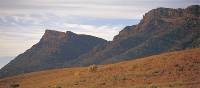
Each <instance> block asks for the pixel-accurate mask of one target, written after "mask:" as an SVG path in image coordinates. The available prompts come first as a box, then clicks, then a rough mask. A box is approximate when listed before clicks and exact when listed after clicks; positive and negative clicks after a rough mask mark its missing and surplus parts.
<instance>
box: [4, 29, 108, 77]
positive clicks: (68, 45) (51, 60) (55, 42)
mask: <svg viewBox="0 0 200 88" xmlns="http://www.w3.org/2000/svg"><path fill="white" fill-rule="evenodd" d="M105 42H107V41H106V40H103V39H100V38H97V37H93V36H89V35H82V34H75V33H73V32H70V31H67V32H66V33H65V32H59V31H54V30H46V31H45V33H44V35H43V36H42V38H41V40H40V41H39V42H38V43H37V44H35V45H33V46H32V47H31V48H30V49H28V50H27V51H26V52H24V53H23V54H20V55H19V56H17V57H16V58H15V59H14V60H12V61H11V62H10V63H9V64H7V65H6V66H5V67H3V68H2V69H1V70H0V76H1V77H4V76H12V75H17V74H22V73H28V72H33V71H40V70H47V69H55V68H63V67H64V63H68V62H70V61H72V60H74V59H76V58H77V57H78V56H80V55H81V54H84V53H87V52H89V51H90V50H91V49H92V48H94V47H95V46H97V45H100V44H103V43H105Z"/></svg>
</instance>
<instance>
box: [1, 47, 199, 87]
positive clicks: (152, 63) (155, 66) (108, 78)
mask: <svg viewBox="0 0 200 88" xmlns="http://www.w3.org/2000/svg"><path fill="white" fill-rule="evenodd" d="M16 84H18V85H19V87H16V88H200V48H197V49H189V50H184V51H177V52H170V53H163V54H161V55H154V56H150V57H146V58H140V59H136V60H131V61H124V62H120V63H116V64H108V65H97V68H94V69H91V67H80V68H64V69H55V70H48V71H41V72H33V73H28V74H23V75H19V76H14V77H8V78H4V79H0V88H11V87H10V86H11V85H16Z"/></svg>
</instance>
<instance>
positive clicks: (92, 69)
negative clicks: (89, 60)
mask: <svg viewBox="0 0 200 88" xmlns="http://www.w3.org/2000/svg"><path fill="white" fill-rule="evenodd" d="M97 68H98V67H97V66H96V65H90V66H89V68H88V70H89V72H96V71H97Z"/></svg>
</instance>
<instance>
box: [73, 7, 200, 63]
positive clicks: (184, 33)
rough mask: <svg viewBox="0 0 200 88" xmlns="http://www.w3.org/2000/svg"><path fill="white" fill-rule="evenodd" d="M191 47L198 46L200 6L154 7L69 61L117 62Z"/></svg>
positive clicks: (199, 44)
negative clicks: (114, 34)
mask: <svg viewBox="0 0 200 88" xmlns="http://www.w3.org/2000/svg"><path fill="white" fill-rule="evenodd" d="M195 47H200V6H199V5H192V6H189V7H187V8H185V9H181V8H179V9H172V8H157V9H153V10H151V11H149V12H147V13H146V14H145V15H144V17H143V19H142V20H141V21H140V23H139V24H138V25H133V26H127V27H125V28H124V29H123V30H122V31H120V32H119V34H118V35H116V36H115V37H114V39H113V41H111V42H109V43H106V44H104V45H102V46H99V47H96V48H95V49H93V50H92V51H90V52H89V53H86V54H83V55H81V56H80V57H79V59H76V60H75V61H74V63H73V64H72V65H74V66H77V65H80V66H87V65H90V64H105V63H113V62H120V61H124V60H131V59H136V58H140V57H145V56H150V55H155V54H159V53H163V52H168V51H176V50H184V49H187V48H195ZM77 62H78V63H77Z"/></svg>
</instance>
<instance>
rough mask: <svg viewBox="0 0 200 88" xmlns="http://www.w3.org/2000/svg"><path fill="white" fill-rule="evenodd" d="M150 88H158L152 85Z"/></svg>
mask: <svg viewBox="0 0 200 88" xmlns="http://www.w3.org/2000/svg"><path fill="white" fill-rule="evenodd" d="M150 88H158V87H157V86H156V85H151V86H150Z"/></svg>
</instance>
